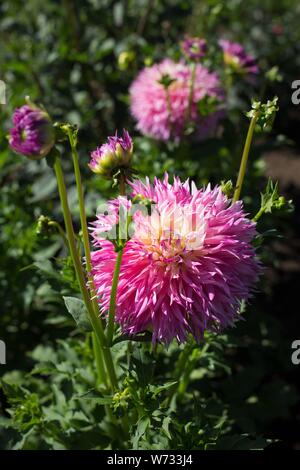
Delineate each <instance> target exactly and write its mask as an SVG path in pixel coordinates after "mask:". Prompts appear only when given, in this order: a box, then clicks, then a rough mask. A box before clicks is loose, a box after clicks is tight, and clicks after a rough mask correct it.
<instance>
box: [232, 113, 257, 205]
mask: <svg viewBox="0 0 300 470" xmlns="http://www.w3.org/2000/svg"><path fill="white" fill-rule="evenodd" d="M258 116H259V114H258V113H255V114H254V116H253V117H252V119H251V121H250V125H249V129H248V133H247V137H246V142H245V146H244V150H243V155H242V159H241V164H240V169H239V175H238V179H237V182H236V186H235V191H234V195H233V198H232V204H233V203H235V202H236V201H238V200H239V198H240V194H241V190H242V186H243V182H244V178H245V174H246V168H247V162H248V156H249V151H250V147H251V142H252V138H253V134H254V129H255V125H256V121H257V119H258Z"/></svg>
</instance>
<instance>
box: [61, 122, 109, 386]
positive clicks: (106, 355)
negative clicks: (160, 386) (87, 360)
mask: <svg viewBox="0 0 300 470" xmlns="http://www.w3.org/2000/svg"><path fill="white" fill-rule="evenodd" d="M68 136H69V141H70V145H71V150H72V159H73V165H74V173H75V180H76V186H77V195H78V202H79V212H80V222H81V230H82V238H83V246H84V253H85V258H86V267H87V272H88V280H89V286H90V291H91V299H92V300H91V303H92V308H93V310H94V315H96V317H97V318H98V321H99V323H101V326H102V320H101V319H100V318H99V308H98V302H97V299H96V292H95V288H94V281H93V277H92V275H91V271H92V260H91V250H90V243H89V233H88V227H87V219H86V212H85V203H84V191H83V186H82V181H81V174H80V168H79V158H78V152H77V149H76V143H75V142H74V138H73V135H72V130H71V129H69V131H68ZM102 329H103V326H102ZM96 346H98V349H99V351H98V352H97V354H98V356H100V355H103V356H104V360H105V363H106V368H107V372H108V374H109V375H110V376H111V386H112V388H113V389H114V388H116V385H117V378H116V373H115V367H114V364H113V360H112V357H111V352H110V350H107V351H105V352H104V350H103V345H102V343H101V342H97V343H96ZM98 359H99V358H98ZM102 362H103V361H102ZM96 363H97V365H98V366H99V364H100V362H99V360H97V357H96ZM108 367H109V369H110V370H108ZM98 374H99V376H101V375H102V370H99V369H98Z"/></svg>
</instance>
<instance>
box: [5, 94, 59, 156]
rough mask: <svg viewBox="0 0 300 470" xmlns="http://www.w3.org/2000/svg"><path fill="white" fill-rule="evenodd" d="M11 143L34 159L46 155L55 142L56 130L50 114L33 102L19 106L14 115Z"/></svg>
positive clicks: (14, 147)
mask: <svg viewBox="0 0 300 470" xmlns="http://www.w3.org/2000/svg"><path fill="white" fill-rule="evenodd" d="M13 125H14V127H13V128H12V129H11V130H10V135H9V145H10V147H11V148H12V149H13V150H14V151H15V152H17V153H20V154H22V155H25V156H26V157H28V158H30V159H32V160H40V159H41V158H43V157H45V156H46V155H47V154H48V153H49V152H50V150H51V149H52V147H53V145H54V143H55V132H54V128H53V125H52V122H51V119H50V116H49V114H48V113H47V112H46V111H45V110H43V109H40V108H38V107H37V106H35V105H33V104H31V103H30V104H26V105H24V106H21V108H17V109H16V110H15V112H14V115H13Z"/></svg>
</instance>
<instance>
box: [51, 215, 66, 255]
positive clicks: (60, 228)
mask: <svg viewBox="0 0 300 470" xmlns="http://www.w3.org/2000/svg"><path fill="white" fill-rule="evenodd" d="M49 225H52V226H53V227H55V228H56V230H57V231H58V233H59V234H60V236H61V238H62V239H63V241H64V244H65V245H66V247H67V248H69V242H68V239H67V237H66V234H65V232H64V230H63V229H62V227H61V226H60V224H59V223H58V222H55V221H54V220H51V222H49Z"/></svg>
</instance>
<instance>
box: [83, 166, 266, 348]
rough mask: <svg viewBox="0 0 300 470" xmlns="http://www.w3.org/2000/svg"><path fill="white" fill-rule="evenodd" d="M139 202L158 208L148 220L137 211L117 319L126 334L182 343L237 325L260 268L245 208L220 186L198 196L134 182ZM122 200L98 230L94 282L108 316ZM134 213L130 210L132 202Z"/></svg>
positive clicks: (185, 188)
mask: <svg viewBox="0 0 300 470" xmlns="http://www.w3.org/2000/svg"><path fill="white" fill-rule="evenodd" d="M131 185H132V190H133V196H137V195H139V197H144V198H146V199H150V200H151V201H153V203H154V206H153V207H152V211H151V213H150V215H148V214H147V212H145V211H142V210H140V211H135V215H134V216H133V220H134V225H135V229H134V234H133V236H132V238H131V239H130V240H129V241H128V242H127V244H126V246H125V250H124V255H123V260H122V265H121V273H120V280H119V285H118V292H117V309H116V319H117V321H118V322H119V324H120V325H121V327H122V330H123V332H125V333H127V334H130V335H134V334H137V333H140V332H142V331H146V330H149V331H152V333H153V342H157V341H160V342H164V343H169V342H170V341H171V340H172V339H173V338H176V339H177V341H179V342H183V341H185V340H186V337H187V335H188V334H189V333H190V334H192V335H193V336H194V337H195V339H196V340H199V339H200V338H201V337H202V336H203V333H204V331H205V330H210V331H220V330H222V329H223V328H224V327H226V326H229V325H233V324H234V322H235V321H236V320H237V319H238V318H239V316H240V315H239V313H238V312H239V307H240V303H241V301H242V300H247V299H249V297H250V295H251V292H252V288H253V285H254V283H255V282H256V281H257V279H258V275H259V272H260V265H259V262H258V261H257V259H256V256H255V250H254V248H253V246H252V245H251V241H252V240H253V237H254V236H255V233H256V231H255V224H254V223H253V222H251V221H250V220H249V219H248V218H247V217H246V214H245V212H244V211H243V208H242V202H240V201H239V202H236V203H235V204H233V205H230V201H229V200H228V199H227V198H226V196H225V195H224V194H223V193H222V192H221V189H220V187H218V186H217V187H215V188H213V189H211V187H210V186H208V187H207V188H206V189H200V190H198V189H197V188H196V187H195V185H194V184H193V183H192V184H191V187H190V183H189V181H186V182H185V183H182V182H181V181H180V180H179V178H175V179H174V183H173V184H170V183H169V181H168V176H167V175H166V176H165V178H164V180H163V181H160V180H158V179H155V181H154V184H153V185H151V184H150V183H149V181H148V180H147V182H146V184H143V183H141V182H140V181H135V182H134V183H132V184H131ZM123 203H124V201H123V198H120V199H119V200H114V201H112V202H111V204H110V210H111V214H110V215H108V216H107V217H105V216H98V220H97V221H96V222H95V224H94V226H93V231H92V235H93V239H94V245H95V247H96V248H97V250H96V251H94V252H93V253H92V264H93V271H92V273H93V277H94V282H95V286H96V290H97V294H98V299H99V304H100V306H101V312H102V314H105V313H106V312H107V310H108V307H109V300H110V292H111V284H112V277H113V271H114V265H115V259H116V253H115V251H114V245H113V243H112V242H111V241H109V240H107V239H105V238H103V236H102V234H103V232H104V231H106V230H109V228H110V227H111V223H115V222H116V221H117V219H118V208H119V205H120V204H123ZM127 207H128V203H127Z"/></svg>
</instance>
